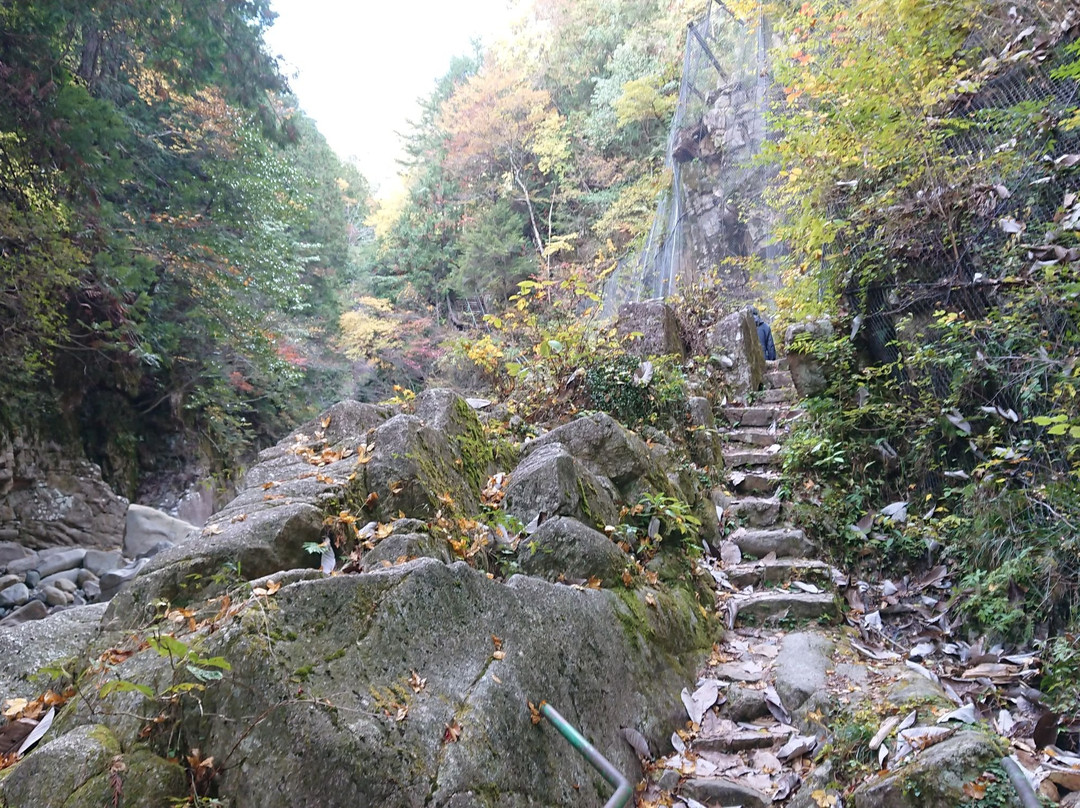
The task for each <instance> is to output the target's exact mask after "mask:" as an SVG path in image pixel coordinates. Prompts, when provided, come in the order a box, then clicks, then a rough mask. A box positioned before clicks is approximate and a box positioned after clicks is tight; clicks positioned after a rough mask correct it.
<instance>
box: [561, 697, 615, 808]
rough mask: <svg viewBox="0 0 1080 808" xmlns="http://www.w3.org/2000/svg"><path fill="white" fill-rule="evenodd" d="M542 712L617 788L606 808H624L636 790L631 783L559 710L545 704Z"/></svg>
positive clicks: (605, 805) (606, 803)
mask: <svg viewBox="0 0 1080 808" xmlns="http://www.w3.org/2000/svg"><path fill="white" fill-rule="evenodd" d="M540 712H541V713H543V714H544V718H546V719H547V720H548V721H550V722H551V723H552V724H553V725H554V727H555V729H557V730H558V731H559V734H560V735H562V736H563V737H564V738H566V740H568V741H570V745H571V746H573V747H574V748H575V749H576V750H578V752H580V753H581V756H582V757H583V758H585V759H586V760H587V761H589V763H590V765H591V766H592V767H593V768H594V769H596V770H597V771H598V772H600V774H601V776H602V777H603V778H604V779H605V780H607V781H608V782H609V783H611V785H612V786H613V787H614V788H615V793H614V794H612V795H611V799H609V800H608V801H607V802H605V803H604V808H623V806H624V805H626V803H627V802H628V801H629V800H630V797H631V796H633V794H634V788H633V786H631V785H630V781H629V780H627V779H626V778H625V777H623V776H622V774H621V773H620V772H619V770H618V769H616V768H615V767H614V766H613V765H612V763H611V761H610V760H608V759H607V758H606V757H604V756H603V755H601V754H600V750H598V749H597V748H596V747H595V746H593V745H592V744H591V743H589V742H588V741H587V740H586V739H585V736H584V735H582V734H581V733H580V732H578V731H577V730H576V729H575V728H574V726H573V725H572V724H571V723H570V722H569V721H567V720H566V719H565V718H563V717H562V716H561V715H559V711H558V710H556V709H555V708H554V707H552V706H551V705H550V704H546V703H545V704H541V705H540Z"/></svg>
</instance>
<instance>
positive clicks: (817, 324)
mask: <svg viewBox="0 0 1080 808" xmlns="http://www.w3.org/2000/svg"><path fill="white" fill-rule="evenodd" d="M832 336H833V327H832V322H830V321H829V320H824V319H823V320H807V321H806V322H802V323H795V324H794V325H790V326H788V329H787V332H786V333H785V334H784V345H785V346H786V349H787V360H788V370H789V371H790V372H791V382H792V384H794V385H795V390H796V392H798V394H799V396H800V397H802V398H807V397H808V396H816V395H818V394H819V393H823V392H824V391H825V388H826V387H827V386H828V376H827V373H826V368H825V364H824V363H823V362H822V361H821V359H820V358H819V357H818V356H817V355H816V354H815V352H814V351H813V350H812V347H811V345H812V342H813V341H814V340H819V339H832Z"/></svg>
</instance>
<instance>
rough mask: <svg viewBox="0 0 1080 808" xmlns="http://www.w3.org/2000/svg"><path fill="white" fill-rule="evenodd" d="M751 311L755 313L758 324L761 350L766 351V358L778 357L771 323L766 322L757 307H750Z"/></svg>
mask: <svg viewBox="0 0 1080 808" xmlns="http://www.w3.org/2000/svg"><path fill="white" fill-rule="evenodd" d="M750 313H751V314H753V315H754V323H755V324H756V325H757V335H758V339H759V340H761V350H763V351H764V352H765V359H766V360H772V359H776V346H775V345H774V344H773V338H772V329H771V328H769V324H768V323H767V322H765V320H764V318H762V316H761V314H760V313H759V312H758V310H757V309H753V308H752V309H750Z"/></svg>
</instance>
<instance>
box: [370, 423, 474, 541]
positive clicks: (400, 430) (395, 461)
mask: <svg viewBox="0 0 1080 808" xmlns="http://www.w3.org/2000/svg"><path fill="white" fill-rule="evenodd" d="M372 443H373V444H374V447H375V448H374V450H373V451H372V454H371V459H370V460H369V461H368V462H367V464H366V465H365V466H364V467H363V468H364V475H365V481H366V485H367V490H368V491H370V492H373V493H376V494H378V495H379V499H378V501H377V502H376V504H375V515H376V517H377V518H378V519H379V520H380V521H384V522H389V521H390V520H391V519H393V518H395V517H396V516H397V515H398V514H399V513H403V514H404V515H405V516H407V517H413V518H421V519H428V518H431V517H433V516H434V515H435V513H436V512H437V511H439V510H441V509H446V508H449V507H451V506H450V505H448V504H447V503H446V501H445V500H446V498H449V499H450V500H451V501H452V502H453V507H456V508H458V509H459V510H461V511H462V512H464V513H468V514H471V513H475V512H476V511H477V510H479V507H480V504H479V495H480V489H479V486H478V485H477V484H476V479H475V478H472V479H468V480H467V479H466V477H467V476H469V475H466V474H463V472H462V470H459V469H462V467H463V463H462V461H461V458H460V456H459V455H458V453H457V450H456V448H455V447H454V446H451V444H450V441H449V440H448V439H447V438H446V437H445V436H443V435H442V434H441V433H440V432H438V431H436V430H435V429H433V428H431V427H429V426H427V425H426V424H425V423H424V422H423V421H422V420H421V419H420V418H417V417H416V416H415V415H396V416H394V417H393V418H391V419H390V420H389V421H387V422H386V423H385V424H383V425H382V426H380V427H378V428H377V429H376V430H375V432H374V435H373V436H372Z"/></svg>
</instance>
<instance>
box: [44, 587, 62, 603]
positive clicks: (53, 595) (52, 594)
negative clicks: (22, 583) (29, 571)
mask: <svg viewBox="0 0 1080 808" xmlns="http://www.w3.org/2000/svg"><path fill="white" fill-rule="evenodd" d="M41 594H42V596H43V597H44V599H45V605H46V606H66V605H67V602H68V600H67V593H65V592H63V591H61V590H59V589H57V588H56V587H55V586H43V587H42V588H41Z"/></svg>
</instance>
